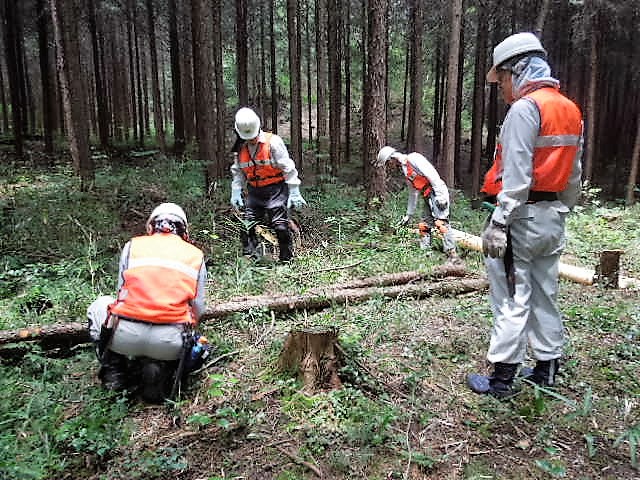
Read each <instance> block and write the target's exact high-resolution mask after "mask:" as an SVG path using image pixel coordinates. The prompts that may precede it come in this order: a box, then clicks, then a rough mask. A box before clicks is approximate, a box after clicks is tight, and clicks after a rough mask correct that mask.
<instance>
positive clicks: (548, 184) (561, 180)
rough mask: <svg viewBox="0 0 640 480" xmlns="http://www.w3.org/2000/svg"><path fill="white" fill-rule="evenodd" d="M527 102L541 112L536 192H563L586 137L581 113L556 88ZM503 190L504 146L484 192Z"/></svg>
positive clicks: (531, 96)
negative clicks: (581, 142) (583, 132)
mask: <svg viewBox="0 0 640 480" xmlns="http://www.w3.org/2000/svg"><path fill="white" fill-rule="evenodd" d="M523 98H529V99H531V100H533V101H534V102H535V104H536V106H537V107H538V111H539V112H540V123H541V125H540V133H539V135H538V137H537V138H536V143H535V146H534V152H533V183H532V185H531V190H532V191H535V192H556V193H557V192H561V191H563V190H564V189H565V188H566V187H567V182H568V181H569V176H570V175H571V171H572V170H573V161H574V159H575V156H576V154H577V152H578V148H579V145H580V138H581V136H582V114H581V113H580V109H579V108H578V107H577V106H576V104H575V103H573V102H572V101H571V100H569V99H568V98H567V97H565V96H564V95H562V94H561V93H560V92H559V91H558V90H556V89H555V88H541V89H539V90H535V91H533V92H531V93H530V94H528V95H526V96H525V97H523ZM500 190H502V146H501V145H498V146H497V147H496V154H495V158H494V163H493V165H492V167H491V169H490V170H489V171H488V172H487V174H486V175H485V179H484V185H483V187H482V191H483V192H485V193H487V194H489V195H497V194H498V193H499V192H500Z"/></svg>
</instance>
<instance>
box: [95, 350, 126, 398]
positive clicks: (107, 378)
mask: <svg viewBox="0 0 640 480" xmlns="http://www.w3.org/2000/svg"><path fill="white" fill-rule="evenodd" d="M98 378H99V379H100V380H102V386H103V387H104V388H106V389H107V390H124V389H125V388H127V357H125V356H124V355H120V354H119V353H116V352H112V351H111V350H106V351H105V352H104V354H103V355H102V361H101V364H100V370H99V371H98Z"/></svg>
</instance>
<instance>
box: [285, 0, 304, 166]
mask: <svg viewBox="0 0 640 480" xmlns="http://www.w3.org/2000/svg"><path fill="white" fill-rule="evenodd" d="M298 11H299V9H298V0H287V34H288V40H289V77H290V80H289V84H290V98H291V115H290V117H291V118H290V134H291V154H292V156H293V158H294V160H296V162H297V165H298V171H299V172H302V170H303V165H302V164H303V162H302V84H301V78H300V29H299V25H300V21H299V20H300V19H299V13H298Z"/></svg>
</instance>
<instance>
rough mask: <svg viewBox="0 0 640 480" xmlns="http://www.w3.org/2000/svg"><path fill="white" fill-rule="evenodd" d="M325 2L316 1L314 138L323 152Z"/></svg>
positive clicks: (326, 77)
mask: <svg viewBox="0 0 640 480" xmlns="http://www.w3.org/2000/svg"><path fill="white" fill-rule="evenodd" d="M326 25H327V0H316V96H317V102H316V104H317V112H316V124H317V125H316V137H317V141H318V150H320V151H321V150H323V148H324V147H323V145H324V143H325V142H324V141H323V140H322V139H326V137H327V135H328V130H327V125H328V123H327V85H328V84H329V79H328V73H327V65H328V57H327V28H326Z"/></svg>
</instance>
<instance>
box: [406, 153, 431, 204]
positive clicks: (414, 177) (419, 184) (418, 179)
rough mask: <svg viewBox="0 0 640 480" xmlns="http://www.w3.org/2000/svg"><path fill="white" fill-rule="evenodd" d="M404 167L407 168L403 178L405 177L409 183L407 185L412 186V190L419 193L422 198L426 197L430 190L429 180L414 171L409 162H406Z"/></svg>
mask: <svg viewBox="0 0 640 480" xmlns="http://www.w3.org/2000/svg"><path fill="white" fill-rule="evenodd" d="M406 167H407V173H406V174H405V176H406V177H407V180H408V181H409V183H410V184H411V185H412V186H413V188H415V189H416V190H419V191H421V192H422V196H424V197H428V196H429V194H430V193H431V190H432V188H431V183H430V182H429V179H428V178H427V177H425V176H424V175H420V174H419V173H418V172H417V171H416V169H415V168H413V165H411V163H409V161H407V163H406Z"/></svg>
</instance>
